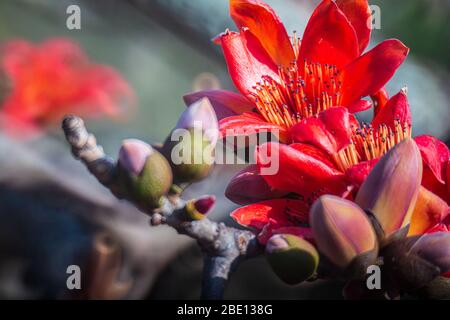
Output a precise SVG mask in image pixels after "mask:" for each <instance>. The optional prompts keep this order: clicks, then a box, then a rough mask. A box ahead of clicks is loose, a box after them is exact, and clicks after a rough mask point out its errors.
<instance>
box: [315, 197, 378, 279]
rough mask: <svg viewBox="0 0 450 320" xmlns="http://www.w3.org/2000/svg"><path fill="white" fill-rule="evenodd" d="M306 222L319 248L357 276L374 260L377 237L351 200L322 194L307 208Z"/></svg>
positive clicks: (365, 216)
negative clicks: (307, 219)
mask: <svg viewBox="0 0 450 320" xmlns="http://www.w3.org/2000/svg"><path fill="white" fill-rule="evenodd" d="M310 224H311V227H312V229H313V234H314V239H315V241H316V243H317V246H318V248H319V251H320V252H321V253H322V254H324V255H325V256H326V257H327V258H328V259H329V260H330V262H332V263H333V264H334V265H336V266H337V267H339V268H340V269H341V270H343V271H346V272H351V273H353V274H352V276H359V275H361V274H362V273H364V274H365V271H366V269H367V266H368V265H371V264H374V263H375V261H376V258H377V254H378V242H377V237H376V234H375V231H374V230H373V227H372V224H371V222H370V220H369V218H368V217H367V215H366V214H365V212H364V211H363V210H362V209H361V208H360V207H358V206H357V205H356V204H355V203H353V202H350V201H348V200H345V199H342V198H339V197H336V196H329V195H326V196H322V197H320V198H319V199H318V200H317V201H316V202H315V203H314V205H313V207H312V209H311V213H310Z"/></svg>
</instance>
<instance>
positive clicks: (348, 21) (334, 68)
mask: <svg viewBox="0 0 450 320" xmlns="http://www.w3.org/2000/svg"><path fill="white" fill-rule="evenodd" d="M230 11H231V17H232V18H233V20H234V21H235V23H236V25H237V26H238V28H239V29H240V32H239V33H237V32H230V31H226V32H225V33H223V34H221V35H220V36H219V37H218V38H217V39H216V40H217V42H218V43H219V44H221V46H222V48H223V52H224V55H225V59H226V61H227V64H228V70H229V73H230V75H231V78H232V80H233V82H234V84H235V85H236V87H237V88H238V90H239V91H240V92H241V94H242V95H243V96H244V97H245V98H244V97H241V96H239V95H238V94H235V93H231V92H227V91H217V90H216V91H207V92H198V93H193V94H189V95H187V96H185V101H186V102H187V103H188V104H190V103H192V102H193V101H195V100H197V99H199V98H201V97H204V96H207V97H209V98H210V100H211V102H212V103H213V104H214V105H215V107H216V111H217V113H218V115H219V117H225V118H223V119H222V120H221V121H220V128H221V133H222V135H223V136H227V135H247V134H253V133H257V132H265V131H275V130H277V131H278V133H279V138H280V139H281V141H283V142H290V129H291V128H292V127H293V126H294V125H295V124H297V123H298V122H300V121H302V120H304V119H307V118H309V117H311V116H314V115H317V114H319V113H320V112H322V111H324V110H328V109H331V108H333V107H339V106H345V107H347V108H348V109H349V111H350V112H358V111H362V110H365V109H368V108H370V106H371V103H370V102H369V101H365V100H361V97H364V96H368V95H374V94H376V93H377V92H378V91H379V90H380V89H382V87H383V86H384V84H385V83H386V82H387V81H389V79H390V78H391V77H392V75H393V74H394V72H395V70H396V69H397V68H398V67H399V66H400V65H401V64H402V62H403V61H404V59H405V58H406V56H407V54H408V51H409V49H408V48H407V47H405V46H404V45H403V44H402V43H401V42H400V41H398V40H386V41H384V42H382V43H381V44H379V45H378V46H376V47H375V48H373V49H372V50H370V51H369V52H367V53H365V54H363V55H361V54H362V53H363V52H364V50H365V48H366V47H367V44H368V43H369V39H370V33H371V30H370V27H369V25H368V21H369V19H370V16H371V11H370V9H369V5H368V3H367V0H359V1H349V0H339V1H336V2H334V1H331V0H324V1H322V2H321V3H320V4H319V6H318V7H317V8H316V10H315V11H314V13H313V15H312V16H311V18H310V20H309V22H308V25H307V27H306V29H305V32H304V34H303V39H301V40H300V39H299V38H297V36H296V34H295V33H294V35H293V36H292V37H289V36H288V34H287V32H286V29H285V28H284V25H283V24H282V22H281V20H280V18H279V17H278V16H277V15H276V13H275V12H274V11H273V9H272V8H271V7H269V6H268V5H267V4H265V3H264V2H262V1H259V0H230Z"/></svg>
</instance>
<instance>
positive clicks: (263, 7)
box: [230, 0, 295, 67]
mask: <svg viewBox="0 0 450 320" xmlns="http://www.w3.org/2000/svg"><path fill="white" fill-rule="evenodd" d="M230 13H231V17H232V18H233V20H234V22H235V23H236V25H237V26H238V28H239V29H241V28H243V27H247V28H248V29H249V30H250V32H251V33H252V34H254V35H255V36H256V37H257V38H258V39H259V41H260V42H261V44H262V46H263V47H264V49H265V50H266V51H267V53H268V54H269V55H270V57H271V58H272V60H273V61H274V62H275V63H276V64H277V65H282V66H284V67H289V64H290V63H291V62H292V61H294V59H295V55H294V50H293V48H292V45H291V41H290V39H289V36H288V34H287V32H286V29H285V28H284V25H283V23H282V22H281V20H280V18H279V17H278V16H277V14H276V13H275V12H274V10H273V9H272V8H271V7H270V6H269V5H267V4H266V3H264V2H262V1H259V0H231V1H230Z"/></svg>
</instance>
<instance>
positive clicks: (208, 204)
mask: <svg viewBox="0 0 450 320" xmlns="http://www.w3.org/2000/svg"><path fill="white" fill-rule="evenodd" d="M215 203H216V197H214V196H203V197H201V198H198V199H194V200H191V201H189V202H188V203H187V204H186V207H185V210H186V215H187V217H188V218H189V220H202V219H203V218H205V217H206V215H207V214H208V213H209V212H210V211H211V210H212V208H213V207H214V204H215Z"/></svg>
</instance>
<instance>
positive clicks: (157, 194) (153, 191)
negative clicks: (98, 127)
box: [118, 139, 172, 208]
mask: <svg viewBox="0 0 450 320" xmlns="http://www.w3.org/2000/svg"><path fill="white" fill-rule="evenodd" d="M118 173H119V179H120V181H121V182H122V183H123V185H124V189H125V190H126V192H127V194H128V195H129V197H130V198H131V199H133V200H134V201H137V202H138V203H139V204H140V205H142V206H145V207H150V208H156V207H159V205H160V199H161V197H162V196H163V195H165V194H166V193H167V192H168V190H169V188H170V186H171V185H172V171H171V168H170V165H169V163H168V162H167V160H166V159H165V158H164V157H163V156H162V155H161V154H160V153H159V152H158V151H156V150H155V149H153V148H152V147H151V146H150V145H148V144H146V143H145V142H143V141H140V140H135V139H129V140H125V141H124V142H123V144H122V147H121V148H120V151H119V161H118Z"/></svg>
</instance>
